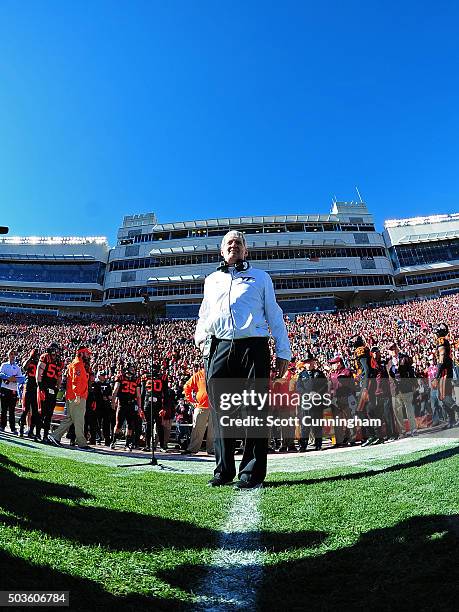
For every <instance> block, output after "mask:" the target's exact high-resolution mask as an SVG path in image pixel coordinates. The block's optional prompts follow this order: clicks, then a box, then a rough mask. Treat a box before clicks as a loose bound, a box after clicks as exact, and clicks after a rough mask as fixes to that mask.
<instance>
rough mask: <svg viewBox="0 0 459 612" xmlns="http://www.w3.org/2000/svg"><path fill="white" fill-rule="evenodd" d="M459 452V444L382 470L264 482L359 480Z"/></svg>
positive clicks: (274, 484)
mask: <svg viewBox="0 0 459 612" xmlns="http://www.w3.org/2000/svg"><path fill="white" fill-rule="evenodd" d="M458 454H459V446H455V447H454V448H448V449H446V450H442V451H438V452H436V453H432V454H430V455H426V456H424V457H420V458H419V459H413V461H407V462H405V463H397V464H396V465H391V466H389V467H386V468H382V469H381V470H365V471H364V472H354V473H351V474H339V475H337V476H325V477H323V478H297V479H292V480H271V481H267V482H265V483H264V487H265V488H273V487H284V486H292V485H313V484H317V483H320V482H339V481H344V480H359V479H360V478H368V477H369V476H377V475H379V474H390V473H391V472H399V471H400V470H407V469H409V468H413V467H422V466H424V465H429V464H431V463H436V462H437V461H442V460H443V459H449V458H450V457H454V456H455V455H458Z"/></svg>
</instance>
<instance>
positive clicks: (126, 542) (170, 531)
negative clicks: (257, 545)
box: [0, 455, 325, 552]
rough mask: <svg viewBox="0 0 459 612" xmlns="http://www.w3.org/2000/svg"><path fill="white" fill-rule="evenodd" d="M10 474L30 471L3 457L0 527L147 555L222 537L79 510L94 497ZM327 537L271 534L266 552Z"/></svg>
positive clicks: (171, 522)
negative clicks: (35, 531) (14, 469)
mask: <svg viewBox="0 0 459 612" xmlns="http://www.w3.org/2000/svg"><path fill="white" fill-rule="evenodd" d="M8 468H18V469H21V470H24V471H25V470H28V469H29V468H23V467H22V466H21V465H20V464H17V463H14V462H12V461H10V460H9V459H7V458H6V457H4V456H3V455H0V491H2V495H1V497H0V508H1V509H3V510H4V511H6V512H9V513H11V514H12V515H13V516H11V515H10V516H5V515H4V516H1V515H0V524H3V525H6V526H10V527H21V528H23V529H28V530H32V529H34V530H38V531H41V532H42V533H45V534H48V535H50V536H53V537H59V538H65V539H67V540H69V541H73V542H77V543H79V544H83V545H90V546H91V545H101V546H103V547H105V548H108V549H110V550H144V551H146V552H150V551H154V550H158V549H162V548H164V547H166V548H172V547H173V548H176V549H178V550H185V549H186V550H188V549H195V550H203V549H206V548H214V547H215V542H216V540H217V538H218V537H219V535H220V532H219V531H217V530H214V529H206V528H203V527H198V526H196V525H194V524H193V523H190V522H188V521H185V520H179V519H173V518H163V517H158V516H152V515H148V514H141V513H136V512H125V511H122V510H114V509H111V508H107V507H97V506H90V505H87V504H84V505H78V502H80V501H85V500H90V499H92V497H91V496H90V495H88V494H87V493H86V492H85V491H83V490H82V489H79V488H78V487H74V486H68V485H62V484H52V483H49V482H45V481H42V480H38V479H34V478H22V477H21V476H18V475H17V474H15V473H14V472H13V471H11V469H8ZM49 498H59V499H62V500H63V501H64V500H71V502H73V503H70V504H68V503H62V502H60V501H56V500H54V499H49ZM257 534H258V532H257V533H254V534H250V533H249V534H246V535H248V536H249V541H251V540H252V539H253V541H254V542H255V541H256V537H255V536H257ZM250 536H254V537H253V538H251V537H250ZM324 537H325V534H322V533H320V532H311V531H305V532H298V533H291V534H288V536H286V535H282V537H281V536H280V535H279V533H275V532H273V533H271V534H270V536H269V538H268V540H267V543H266V547H267V548H268V549H269V550H272V551H280V550H284V549H290V548H293V547H304V546H306V547H311V546H316V545H318V544H319V543H320V542H321V541H322V540H323V539H324ZM238 546H239V543H238V540H237V538H235V539H234V541H231V540H229V541H228V542H227V544H226V548H228V549H229V550H232V549H237V548H238Z"/></svg>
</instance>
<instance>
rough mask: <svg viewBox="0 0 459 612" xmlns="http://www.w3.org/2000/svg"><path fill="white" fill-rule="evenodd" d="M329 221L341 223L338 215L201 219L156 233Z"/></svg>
mask: <svg viewBox="0 0 459 612" xmlns="http://www.w3.org/2000/svg"><path fill="white" fill-rule="evenodd" d="M318 221H329V222H339V217H338V216H337V215H272V216H261V217H259V216H257V217H221V218H218V219H201V220H196V221H176V222H175V223H163V224H161V223H158V224H157V225H155V228H154V229H155V231H170V230H177V229H194V228H200V227H201V228H202V227H217V228H227V227H228V228H229V227H230V226H232V227H234V226H235V225H263V224H265V223H307V222H310V223H312V222H318Z"/></svg>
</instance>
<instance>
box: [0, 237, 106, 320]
mask: <svg viewBox="0 0 459 612" xmlns="http://www.w3.org/2000/svg"><path fill="white" fill-rule="evenodd" d="M108 254H109V247H108V243H107V240H106V238H103V237H84V238H81V237H38V236H29V237H27V238H22V237H16V236H8V237H5V238H1V239H0V309H1V310H3V311H5V310H10V309H11V308H14V309H16V310H17V309H18V308H24V309H30V308H32V309H37V308H40V309H46V310H52V311H59V310H61V309H62V308H63V307H65V308H66V309H71V310H78V311H82V310H84V311H96V312H97V311H100V309H101V307H102V305H103V285H104V276H105V267H106V264H107V259H108Z"/></svg>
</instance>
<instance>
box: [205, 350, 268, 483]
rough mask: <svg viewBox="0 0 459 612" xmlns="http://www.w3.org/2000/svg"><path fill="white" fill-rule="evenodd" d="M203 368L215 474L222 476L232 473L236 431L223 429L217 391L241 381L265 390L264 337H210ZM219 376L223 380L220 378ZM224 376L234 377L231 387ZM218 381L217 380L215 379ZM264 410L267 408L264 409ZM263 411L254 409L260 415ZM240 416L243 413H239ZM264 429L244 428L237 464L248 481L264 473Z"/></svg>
mask: <svg viewBox="0 0 459 612" xmlns="http://www.w3.org/2000/svg"><path fill="white" fill-rule="evenodd" d="M204 365H205V369H206V381H207V392H208V394H209V399H210V405H211V408H212V422H213V426H214V435H215V460H216V464H217V465H216V468H215V471H214V474H215V475H220V476H221V477H222V478H223V479H225V480H232V479H233V478H234V477H235V476H236V464H235V460H234V450H235V444H236V439H237V438H240V437H241V436H240V434H239V435H237V434H234V433H232V432H230V431H229V430H228V429H226V428H225V427H224V426H223V425H222V423H221V421H220V418H221V417H222V416H223V415H226V416H228V413H227V412H225V411H223V410H222V408H221V404H220V396H221V392H222V391H224V392H235V391H237V389H238V387H239V388H242V387H244V386H245V384H244V383H252V384H253V383H256V384H255V387H256V390H257V391H258V392H267V390H268V382H269V372H270V356H269V346H268V339H267V338H244V339H242V340H234V341H233V342H232V341H231V340H218V339H217V338H213V339H212V343H211V346H210V352H209V355H208V357H207V358H205V359H204ZM222 379H223V381H222ZM225 379H234V383H235V384H234V388H233V384H232V381H231V384H230V383H228V385H227V388H226V389H224V387H225V382H224V381H225ZM219 381H220V382H219ZM266 412H267V411H266ZM263 414H265V416H266V413H261V412H259V413H258V416H262V415H263ZM240 416H244V415H240ZM268 433H269V432H268V430H267V429H266V428H264V427H263V428H262V429H261V430H260V429H258V430H257V429H256V428H255V429H252V430H250V429H246V430H245V432H243V437H244V438H245V445H244V454H243V456H242V460H241V463H240V466H239V478H240V479H242V480H250V481H252V482H257V483H258V482H263V480H264V479H265V476H266V467H267V453H268Z"/></svg>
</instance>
